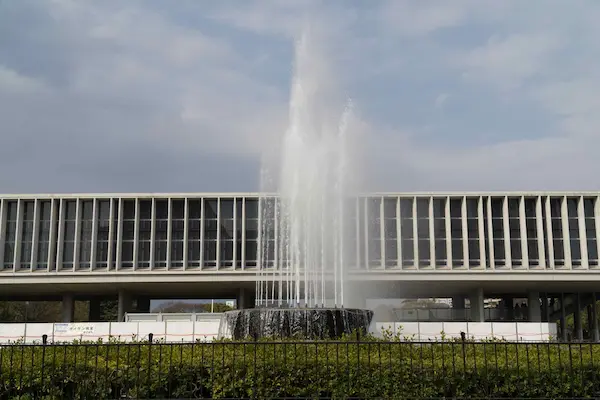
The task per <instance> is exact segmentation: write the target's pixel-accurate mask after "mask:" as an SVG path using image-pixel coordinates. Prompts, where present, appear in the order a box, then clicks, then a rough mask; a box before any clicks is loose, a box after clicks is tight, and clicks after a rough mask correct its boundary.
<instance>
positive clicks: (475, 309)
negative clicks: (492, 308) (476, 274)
mask: <svg viewBox="0 0 600 400" xmlns="http://www.w3.org/2000/svg"><path fill="white" fill-rule="evenodd" d="M484 299H485V298H484V296H483V289H481V288H480V289H477V290H476V291H475V292H473V293H471V295H470V296H469V302H470V303H471V321H472V322H484V321H485V309H484Z"/></svg>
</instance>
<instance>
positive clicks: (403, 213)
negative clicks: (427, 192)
mask: <svg viewBox="0 0 600 400" xmlns="http://www.w3.org/2000/svg"><path fill="white" fill-rule="evenodd" d="M413 224H414V219H413V199H412V198H409V199H406V198H401V199H400V236H401V246H402V266H403V267H413V266H414V265H415V250H414V240H415V238H414V231H413Z"/></svg>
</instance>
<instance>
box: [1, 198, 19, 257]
mask: <svg viewBox="0 0 600 400" xmlns="http://www.w3.org/2000/svg"><path fill="white" fill-rule="evenodd" d="M4 207H6V237H5V239H4V262H3V267H4V269H12V268H13V264H14V257H15V242H16V240H15V239H16V234H17V211H18V203H17V201H16V200H7V201H5V202H4Z"/></svg>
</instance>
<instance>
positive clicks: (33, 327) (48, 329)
mask: <svg viewBox="0 0 600 400" xmlns="http://www.w3.org/2000/svg"><path fill="white" fill-rule="evenodd" d="M44 335H47V336H48V340H50V339H52V337H53V336H54V324H27V325H26V326H25V343H41V342H42V337H43V336H44Z"/></svg>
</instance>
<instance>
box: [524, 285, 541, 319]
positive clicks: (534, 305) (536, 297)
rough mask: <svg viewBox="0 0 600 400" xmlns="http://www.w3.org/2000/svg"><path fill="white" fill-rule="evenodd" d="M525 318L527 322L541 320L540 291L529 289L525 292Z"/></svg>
mask: <svg viewBox="0 0 600 400" xmlns="http://www.w3.org/2000/svg"><path fill="white" fill-rule="evenodd" d="M527 320H528V321H529V322H542V308H541V305H540V292H535V291H531V292H529V293H527Z"/></svg>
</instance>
